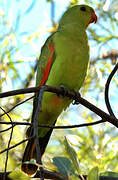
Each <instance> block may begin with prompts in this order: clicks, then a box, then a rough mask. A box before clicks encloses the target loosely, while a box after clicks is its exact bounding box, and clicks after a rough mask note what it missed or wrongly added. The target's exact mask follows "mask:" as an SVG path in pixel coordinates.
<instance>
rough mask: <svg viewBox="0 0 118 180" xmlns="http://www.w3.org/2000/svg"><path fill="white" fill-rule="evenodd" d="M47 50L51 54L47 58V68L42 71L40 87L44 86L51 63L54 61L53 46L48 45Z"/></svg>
mask: <svg viewBox="0 0 118 180" xmlns="http://www.w3.org/2000/svg"><path fill="white" fill-rule="evenodd" d="M49 49H50V52H51V57H49V58H48V63H47V66H46V68H45V69H44V71H43V78H42V80H41V83H40V86H42V85H44V84H45V82H46V80H47V78H48V75H49V72H50V68H51V65H52V62H53V60H54V45H52V44H50V45H49Z"/></svg>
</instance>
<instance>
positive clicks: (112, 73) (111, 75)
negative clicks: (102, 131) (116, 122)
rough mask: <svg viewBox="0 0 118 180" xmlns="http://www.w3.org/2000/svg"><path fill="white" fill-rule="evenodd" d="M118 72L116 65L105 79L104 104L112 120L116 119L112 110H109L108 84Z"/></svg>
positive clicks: (117, 65)
mask: <svg viewBox="0 0 118 180" xmlns="http://www.w3.org/2000/svg"><path fill="white" fill-rule="evenodd" d="M117 70H118V63H117V64H116V65H115V67H114V69H113V70H112V72H111V73H110V75H109V77H108V79H107V82H106V84H105V103H106V106H107V109H108V112H109V114H110V115H111V116H113V117H114V118H116V116H115V114H114V112H113V110H112V108H111V105H110V102H109V86H110V82H111V80H112V78H113V76H114V74H115V73H116V71H117Z"/></svg>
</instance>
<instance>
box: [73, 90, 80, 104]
mask: <svg viewBox="0 0 118 180" xmlns="http://www.w3.org/2000/svg"><path fill="white" fill-rule="evenodd" d="M73 92H74V94H75V100H74V101H73V102H72V104H73V105H75V104H76V105H78V104H79V98H80V97H81V95H80V93H79V92H76V91H73Z"/></svg>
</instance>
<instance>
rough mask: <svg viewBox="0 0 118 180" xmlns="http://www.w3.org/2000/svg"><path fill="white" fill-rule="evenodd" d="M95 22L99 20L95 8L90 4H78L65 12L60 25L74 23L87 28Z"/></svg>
mask: <svg viewBox="0 0 118 180" xmlns="http://www.w3.org/2000/svg"><path fill="white" fill-rule="evenodd" d="M93 22H94V23H96V22H97V16H96V14H95V11H94V9H93V8H92V7H90V6H88V5H76V6H73V7H71V8H69V9H68V10H67V11H66V12H65V13H64V14H63V16H62V18H61V20H60V23H59V26H66V25H68V24H71V23H72V24H75V25H76V26H81V27H83V28H84V29H86V28H87V27H88V25H89V24H90V23H93Z"/></svg>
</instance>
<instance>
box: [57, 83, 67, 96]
mask: <svg viewBox="0 0 118 180" xmlns="http://www.w3.org/2000/svg"><path fill="white" fill-rule="evenodd" d="M60 88H61V89H62V93H61V94H57V96H59V97H61V98H64V97H65V96H66V95H67V94H68V89H67V88H66V87H65V86H64V85H61V86H60Z"/></svg>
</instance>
